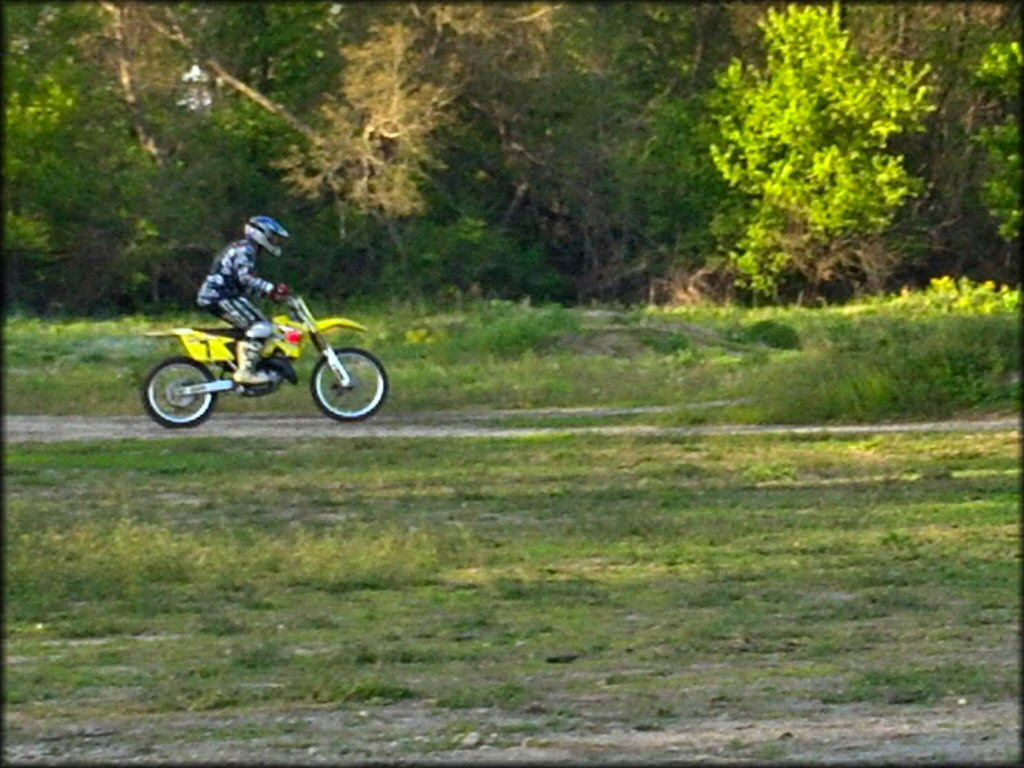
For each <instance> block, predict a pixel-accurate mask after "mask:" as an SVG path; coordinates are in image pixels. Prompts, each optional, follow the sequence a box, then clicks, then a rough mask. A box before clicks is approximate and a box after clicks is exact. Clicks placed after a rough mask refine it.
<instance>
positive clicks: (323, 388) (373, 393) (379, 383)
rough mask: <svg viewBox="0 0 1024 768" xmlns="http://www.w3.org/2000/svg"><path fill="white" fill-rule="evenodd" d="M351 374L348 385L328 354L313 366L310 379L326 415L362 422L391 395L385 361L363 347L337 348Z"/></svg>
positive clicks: (343, 364) (340, 357)
mask: <svg viewBox="0 0 1024 768" xmlns="http://www.w3.org/2000/svg"><path fill="white" fill-rule="evenodd" d="M334 354H336V355H337V356H338V360H340V361H341V364H342V366H344V368H345V370H346V371H347V372H348V375H349V379H350V381H349V384H348V386H343V385H342V384H341V382H340V381H338V377H337V375H336V374H335V373H334V371H332V370H331V366H330V364H329V363H328V362H327V358H326V357H321V358H320V359H319V360H318V361H317V364H316V366H315V367H314V368H313V378H312V380H310V382H309V388H310V391H311V392H312V394H313V401H314V402H315V403H316V404H317V406H319V408H320V410H321V411H323V412H324V414H325V415H327V416H329V417H330V418H332V419H336V420H337V421H359V420H361V419H366V418H369V417H370V416H372V415H373V414H374V413H376V412H377V409H379V408H380V407H381V406H382V405H383V404H384V399H385V398H386V397H387V395H388V375H387V372H386V371H385V370H384V364H383V363H382V362H381V361H380V360H378V359H377V358H376V357H374V356H373V355H372V354H370V353H369V352H367V351H366V350H364V349H356V348H354V347H348V348H345V349H336V350H334Z"/></svg>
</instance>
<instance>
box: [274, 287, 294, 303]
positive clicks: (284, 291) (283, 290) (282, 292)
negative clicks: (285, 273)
mask: <svg viewBox="0 0 1024 768" xmlns="http://www.w3.org/2000/svg"><path fill="white" fill-rule="evenodd" d="M291 292H292V289H291V288H289V287H288V286H287V285H285V284H284V283H278V284H277V285H275V286H274V288H273V290H271V291H270V298H271V299H273V300H274V301H280V300H281V299H283V298H284V297H285V296H288V295H289V294H290V293H291Z"/></svg>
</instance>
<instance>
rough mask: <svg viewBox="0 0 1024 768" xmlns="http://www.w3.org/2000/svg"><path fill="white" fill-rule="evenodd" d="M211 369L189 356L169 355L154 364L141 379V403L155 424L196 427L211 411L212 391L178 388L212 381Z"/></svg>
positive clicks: (170, 427)
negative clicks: (191, 391) (198, 392)
mask: <svg viewBox="0 0 1024 768" xmlns="http://www.w3.org/2000/svg"><path fill="white" fill-rule="evenodd" d="M213 380H214V376H213V374H212V373H210V369H209V368H207V367H206V366H205V365H203V364H202V363H198V362H196V361H195V360H193V359H192V358H190V357H171V358H168V359H167V360H164V361H163V362H162V363H159V364H158V365H156V366H155V367H154V368H153V369H152V370H151V371H150V372H149V374H147V376H146V379H145V381H143V383H142V392H141V393H142V405H143V406H144V407H145V409H146V413H148V414H149V417H150V418H151V419H153V421H155V422H156V423H157V424H159V425H160V426H162V427H167V428H168V429H180V428H182V427H197V426H199V425H200V424H202V423H203V422H204V421H206V420H207V419H208V418H209V417H210V414H211V413H213V406H214V405H215V404H216V402H217V394H216V393H215V392H207V393H205V394H202V395H186V394H182V392H181V388H182V387H187V386H189V385H191V384H202V383H204V382H207V381H213Z"/></svg>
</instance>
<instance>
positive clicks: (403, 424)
mask: <svg viewBox="0 0 1024 768" xmlns="http://www.w3.org/2000/svg"><path fill="white" fill-rule="evenodd" d="M634 410H635V412H637V413H641V412H644V411H645V409H622V408H619V409H592V410H590V411H584V410H582V409H567V413H571V414H572V415H580V414H581V413H590V414H591V415H597V416H600V415H602V413H604V412H605V411H608V412H610V413H614V414H620V415H621V414H623V413H626V412H632V411H634ZM518 413H519V415H522V416H530V415H543V416H550V415H552V414H553V413H554V410H553V409H546V410H543V411H536V412H534V411H521V412H518ZM500 415H506V416H507V415H509V412H502V413H500V414H499V413H497V412H496V413H492V414H491V417H492V418H493V417H495V416H500ZM1007 429H1020V418H1019V417H1018V416H1013V417H999V418H988V419H978V420H972V421H964V420H960V421H941V422H912V423H904V424H854V425H848V426H844V425H822V426H816V425H803V426H787V425H752V424H743V425H728V424H721V425H708V426H694V427H654V426H643V425H614V426H611V425H609V426H589V427H561V426H555V427H503V426H500V425H496V424H484V423H480V415H479V414H478V413H471V414H461V413H460V412H458V411H449V412H445V413H444V414H436V413H428V414H422V413H417V414H387V415H381V416H375V417H374V418H373V419H370V420H368V421H361V422H355V423H350V424H346V423H339V422H335V421H331V420H330V419H326V418H323V417H320V416H316V415H294V416H292V415H286V416H281V415H266V416H263V415H257V416H253V415H240V414H230V413H224V414H214V415H213V417H211V418H210V420H209V421H207V422H205V423H203V424H201V425H200V426H198V427H194V428H191V429H165V428H163V427H161V426H158V425H157V424H155V423H153V422H152V421H150V420H149V419H148V418H147V417H146V416H142V415H139V416H20V415H5V416H4V418H3V438H4V442H5V443H21V442H31V441H37V442H59V441H69V440H124V439H140V440H154V439H174V438H182V437H191V438H195V437H257V438H266V439H273V440H285V439H301V438H310V437H337V438H356V437H427V438H450V437H516V436H526V435H538V434H550V433H560V434H566V433H571V434H651V435H722V434H733V435H739V434H783V433H785V434H872V433H878V432H982V431H990V430H997V431H998V430H1007Z"/></svg>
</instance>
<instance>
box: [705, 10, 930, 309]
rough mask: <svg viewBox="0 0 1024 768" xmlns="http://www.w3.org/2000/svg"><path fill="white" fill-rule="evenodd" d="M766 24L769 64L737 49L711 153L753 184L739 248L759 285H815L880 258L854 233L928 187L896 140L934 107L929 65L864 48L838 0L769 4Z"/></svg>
mask: <svg viewBox="0 0 1024 768" xmlns="http://www.w3.org/2000/svg"><path fill="white" fill-rule="evenodd" d="M760 27H761V29H762V31H763V33H764V43H765V49H766V61H765V64H764V66H763V68H759V67H756V66H754V65H750V64H746V65H745V64H744V63H743V62H742V61H740V60H734V61H733V62H732V63H731V64H730V65H729V67H728V68H727V69H726V70H725V72H724V73H723V74H722V76H721V77H720V79H719V82H718V90H717V93H716V95H715V98H714V102H713V103H714V107H713V109H714V110H715V117H716V119H717V124H718V130H719V132H720V137H719V138H718V139H717V140H716V141H715V142H714V143H713V144H712V148H711V152H712V158H713V160H714V163H715V165H716V167H717V168H718V170H719V172H720V173H721V174H722V176H723V177H724V178H725V179H726V181H728V182H729V184H730V185H732V186H733V187H735V188H736V189H737V190H739V191H740V192H742V193H744V194H745V195H746V196H747V204H746V210H745V212H744V213H743V214H742V215H741V216H740V217H739V222H740V231H739V232H736V233H735V234H734V235H733V237H734V242H733V243H732V245H733V250H732V251H731V252H730V258H731V259H732V260H733V262H734V264H735V266H736V268H737V270H738V271H739V273H740V275H741V280H742V281H743V283H744V284H745V285H747V286H749V287H750V288H751V289H752V290H753V291H754V292H755V293H757V294H764V295H778V289H779V287H780V283H781V282H782V280H783V279H784V278H786V277H787V276H788V275H789V274H791V273H793V272H795V273H796V274H797V275H799V276H800V277H802V278H803V279H804V281H805V283H804V287H805V289H806V290H807V291H808V292H809V293H811V294H813V293H815V292H817V291H818V290H819V289H820V287H821V285H822V284H823V283H825V282H826V281H828V280H830V279H833V278H835V277H840V276H844V273H845V276H847V277H848V276H849V273H850V272H852V271H854V270H857V269H859V270H865V269H867V268H870V267H872V266H876V267H877V265H869V264H866V263H863V262H861V263H856V252H857V251H856V249H853V248H851V245H852V244H853V243H855V242H857V241H858V240H860V239H863V238H865V237H870V236H872V235H874V234H877V233H879V232H882V231H884V230H885V228H886V227H887V226H888V225H889V224H890V223H891V221H892V218H893V215H894V213H895V211H896V210H897V209H898V207H899V206H900V205H901V204H902V203H903V202H904V201H905V200H906V199H907V198H908V197H911V196H913V195H914V194H916V193H917V192H918V191H919V190H920V189H921V184H920V181H919V180H918V179H916V178H914V177H912V176H911V175H910V174H909V173H908V172H907V170H906V168H905V167H904V163H903V158H902V156H900V155H898V154H894V153H893V152H892V151H891V149H890V143H891V142H892V140H893V139H894V138H895V137H896V136H898V135H899V134H901V133H903V132H906V131H913V130H919V129H920V127H921V119H922V117H923V115H924V114H925V113H926V112H928V111H929V110H930V109H932V106H931V104H930V103H929V94H930V89H929V87H928V86H927V85H925V84H924V83H923V80H924V78H925V76H926V74H927V68H926V67H918V66H914V65H913V64H912V63H910V62H902V63H897V62H894V61H891V60H889V59H887V58H885V57H875V58H867V57H865V56H863V55H860V54H859V53H858V52H857V51H856V50H855V49H854V48H853V46H852V45H851V42H850V39H849V36H848V34H847V32H846V31H845V30H844V29H843V28H842V25H841V19H840V12H839V8H838V6H837V5H834V6H832V7H831V8H823V7H817V6H810V7H797V6H790V7H789V8H788V9H787V10H786V11H785V12H784V13H780V12H776V11H774V10H769V11H768V13H767V15H766V17H765V19H764V20H763V21H762V22H761V24H760ZM851 260H852V261H854V263H852V264H851V263H850V262H851Z"/></svg>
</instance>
